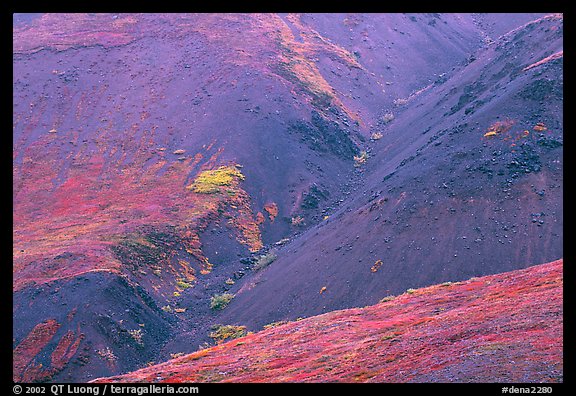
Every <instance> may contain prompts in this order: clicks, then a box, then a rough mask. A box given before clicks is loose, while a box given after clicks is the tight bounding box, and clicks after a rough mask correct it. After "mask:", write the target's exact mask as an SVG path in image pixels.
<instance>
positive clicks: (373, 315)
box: [96, 260, 563, 383]
mask: <svg viewBox="0 0 576 396" xmlns="http://www.w3.org/2000/svg"><path fill="white" fill-rule="evenodd" d="M562 283H563V281H562V260H558V261H555V262H552V263H549V264H542V265H537V266H533V267H530V268H528V269H525V270H516V271H513V272H508V273H504V274H499V275H493V276H487V277H482V278H473V279H470V280H467V281H464V282H457V283H447V284H441V285H435V286H431V287H427V288H423V289H417V290H414V289H410V290H409V291H408V292H406V293H404V294H402V295H399V296H396V297H394V298H389V299H387V300H388V301H385V302H381V303H379V304H377V305H373V306H368V307H365V308H355V309H347V310H342V311H335V312H330V313H327V314H323V315H319V316H315V317H311V318H307V319H303V320H300V321H296V322H290V323H288V324H284V325H280V326H278V327H274V328H271V329H268V330H263V331H260V332H258V333H255V334H251V335H247V336H245V337H241V338H238V339H235V340H232V341H229V342H227V343H224V344H220V345H218V346H214V347H212V348H209V349H203V350H200V351H198V352H195V353H192V354H190V355H186V356H182V357H179V358H176V359H173V360H170V361H168V362H166V363H162V364H159V365H156V366H152V367H148V368H144V369H142V370H139V371H136V372H133V373H129V374H126V375H122V376H117V377H111V378H102V379H99V380H97V381H96V382H500V383H506V382H517V383H524V382H545V383H546V382H562V378H563V363H562V347H563V341H562V314H563V312H562Z"/></svg>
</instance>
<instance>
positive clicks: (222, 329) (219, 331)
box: [208, 324, 246, 343]
mask: <svg viewBox="0 0 576 396" xmlns="http://www.w3.org/2000/svg"><path fill="white" fill-rule="evenodd" d="M208 335H209V337H210V338H212V339H214V341H216V342H217V343H220V342H223V341H226V340H233V339H234V338H240V337H243V336H245V335H246V326H235V325H219V324H217V325H213V326H212V331H211V332H210V334H208Z"/></svg>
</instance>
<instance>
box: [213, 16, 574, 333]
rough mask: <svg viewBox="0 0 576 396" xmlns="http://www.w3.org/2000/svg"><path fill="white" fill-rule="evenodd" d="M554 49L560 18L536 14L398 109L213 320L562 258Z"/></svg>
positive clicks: (261, 315)
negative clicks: (318, 209) (311, 217)
mask: <svg viewBox="0 0 576 396" xmlns="http://www.w3.org/2000/svg"><path fill="white" fill-rule="evenodd" d="M560 51H562V17H561V16H558V15H552V16H548V17H544V18H541V19H538V20H536V21H534V22H531V23H528V24H526V25H524V26H522V27H520V28H518V29H516V30H514V31H512V32H510V33H508V34H506V35H504V36H502V37H501V38H500V39H499V40H497V41H495V42H494V43H493V44H491V45H489V46H487V47H486V48H484V49H482V50H480V51H479V52H478V53H476V54H475V55H474V57H472V58H471V59H470V60H469V61H468V62H467V63H468V64H466V65H463V66H462V67H460V68H457V69H455V70H454V71H453V72H451V73H450V74H448V75H446V76H445V77H444V78H443V79H441V80H439V81H437V82H436V83H435V84H433V86H432V87H430V88H429V89H427V90H425V91H423V92H421V93H419V94H418V95H415V96H414V97H413V98H412V99H410V100H409V101H408V103H406V104H404V105H402V107H399V108H398V110H397V113H398V115H397V116H396V117H395V119H394V120H393V121H392V122H390V123H389V124H387V126H386V127H385V128H383V129H381V130H380V132H381V135H382V136H381V137H380V138H379V139H378V140H374V142H373V144H372V147H371V149H370V150H369V151H368V155H369V156H370V157H371V158H370V159H368V161H366V163H365V164H363V165H362V167H365V169H366V170H365V172H366V182H365V185H364V187H363V188H362V189H359V191H357V193H356V194H354V196H352V197H350V199H349V200H348V201H346V202H344V203H343V204H342V205H341V207H340V208H339V210H338V211H337V212H335V213H334V214H331V215H330V216H329V217H328V218H326V219H325V221H323V222H322V223H321V224H319V225H318V226H315V227H312V228H311V229H309V230H307V231H306V233H304V234H303V235H301V236H300V237H298V238H296V239H294V241H293V242H292V243H291V244H290V245H288V246H285V247H283V248H282V249H280V250H279V251H278V252H277V255H278V258H277V259H276V261H274V263H272V264H271V265H270V266H269V267H268V268H266V269H265V270H263V271H260V272H258V273H256V274H253V275H251V278H250V279H247V280H246V282H245V283H244V284H243V286H242V288H238V289H237V291H236V297H235V298H234V300H233V301H232V302H231V303H230V305H229V306H228V307H227V308H226V310H224V311H223V312H222V314H221V315H220V316H219V317H218V318H217V320H218V321H219V323H223V324H228V323H230V324H242V325H247V326H248V327H249V328H250V329H260V328H261V326H263V325H265V324H267V323H271V322H275V321H278V320H294V319H296V318H297V317H306V316H310V315H317V314H320V313H323V312H328V311H331V310H334V309H342V308H350V307H355V306H363V305H366V304H373V303H375V302H376V301H378V300H379V299H380V298H382V297H384V296H386V295H388V294H397V293H401V292H402V291H404V290H406V289H407V288H411V287H420V286H426V285H430V284H434V283H438V282H443V281H455V280H462V279H466V278H469V277H471V276H481V275H487V274H493V273H498V272H502V271H506V270H512V269H517V268H524V267H527V266H529V265H534V264H537V263H539V262H545V261H550V260H554V259H557V258H559V257H562V255H563V251H562V249H563V240H562V235H563V234H562V227H563V211H562V185H563V184H562V180H563V179H562V160H563V157H562V144H563V142H562V136H563V129H562V128H563V126H562V125H563V121H562V117H563V114H562V81H563V80H562V78H563V74H562V70H563V69H562V57H561V56H560V55H556V56H551V55H554V54H559V53H560V54H561V52H560ZM545 59H547V60H548V61H545V62H542V60H545ZM534 65H538V66H534ZM321 290H325V291H324V292H322V293H320V291H321Z"/></svg>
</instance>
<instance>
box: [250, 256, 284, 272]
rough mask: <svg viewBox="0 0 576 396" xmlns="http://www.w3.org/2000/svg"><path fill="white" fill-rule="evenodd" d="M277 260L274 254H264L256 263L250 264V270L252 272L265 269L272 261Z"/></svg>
mask: <svg viewBox="0 0 576 396" xmlns="http://www.w3.org/2000/svg"><path fill="white" fill-rule="evenodd" d="M277 258H278V256H277V255H276V253H274V252H268V253H266V254H263V255H261V256H260V257H258V259H257V260H256V262H254V264H252V269H253V270H254V271H260V270H261V269H263V268H266V267H267V266H269V265H270V264H272V263H273V262H274V260H276V259H277Z"/></svg>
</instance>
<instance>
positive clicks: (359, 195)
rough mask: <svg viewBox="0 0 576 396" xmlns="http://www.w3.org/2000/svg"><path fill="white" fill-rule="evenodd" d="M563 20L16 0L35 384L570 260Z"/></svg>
mask: <svg viewBox="0 0 576 396" xmlns="http://www.w3.org/2000/svg"><path fill="white" fill-rule="evenodd" d="M562 39H563V18H562V15H556V14H552V15H547V14H515V15H514V16H513V17H510V16H508V15H502V14H282V13H281V14H83V13H77V14H57V13H51V14H14V16H13V71H14V73H13V102H14V103H13V337H12V344H13V360H14V365H13V379H14V381H24V382H32V381H38V382H49V381H55V382H78V381H79V382H82V381H88V380H90V379H93V378H96V377H103V376H111V375H117V374H120V373H126V372H130V371H134V370H137V369H139V368H142V367H144V366H146V365H147V364H149V363H150V362H154V361H155V362H158V361H165V360H167V359H169V358H170V356H172V355H173V354H175V353H188V352H192V351H196V350H197V349H198V348H199V346H201V345H205V343H213V342H214V340H213V337H210V334H211V332H212V330H211V329H212V327H213V326H214V325H217V324H230V325H237V326H246V328H247V329H248V330H251V331H258V330H260V329H262V327H263V326H264V325H266V324H269V323H271V322H277V321H284V320H295V319H296V318H298V317H308V316H313V315H318V314H321V313H325V312H329V311H332V310H338V309H344V308H353V307H359V306H365V305H370V304H374V303H376V302H377V301H379V300H380V299H381V298H383V297H385V296H387V295H389V294H399V293H402V292H403V291H404V290H406V289H408V288H415V287H421V286H428V285H432V284H436V283H441V282H444V281H458V280H464V279H467V278H469V277H471V276H481V275H486V274H495V273H499V272H503V271H508V270H514V269H519V268H525V267H528V266H530V265H534V264H538V263H542V262H549V261H552V260H555V259H558V258H560V257H563V251H562V249H563V245H562V226H563V218H562V216H563V209H562V205H563V203H562V188H563V176H562V169H563V168H562V166H563V157H562V153H563V138H562V136H563V119H562V104H563V97H562V95H563V42H562ZM320 291H322V292H321V293H320ZM218 299H220V300H218ZM215 301H216V302H218V301H220V303H219V304H220V305H218V304H216V303H215ZM223 301H224V302H223ZM226 303H228V305H226Z"/></svg>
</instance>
